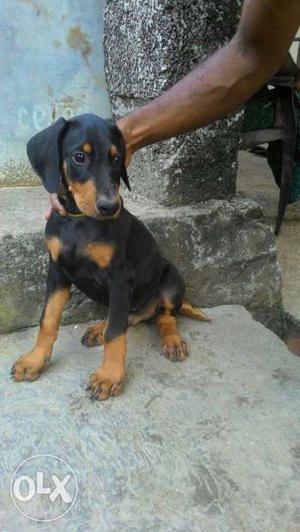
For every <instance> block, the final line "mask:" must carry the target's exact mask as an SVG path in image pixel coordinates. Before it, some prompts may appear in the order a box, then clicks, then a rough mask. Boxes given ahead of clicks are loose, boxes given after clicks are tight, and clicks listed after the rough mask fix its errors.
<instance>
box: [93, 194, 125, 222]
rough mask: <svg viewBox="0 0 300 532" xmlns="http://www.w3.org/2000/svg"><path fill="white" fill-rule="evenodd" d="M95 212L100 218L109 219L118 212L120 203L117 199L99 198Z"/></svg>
mask: <svg viewBox="0 0 300 532" xmlns="http://www.w3.org/2000/svg"><path fill="white" fill-rule="evenodd" d="M96 207H97V211H98V213H99V214H100V216H102V217H105V218H111V217H113V216H115V215H116V214H117V213H118V211H119V210H120V201H119V200H118V198H117V197H114V198H111V199H110V198H106V197H100V198H98V200H97V203H96Z"/></svg>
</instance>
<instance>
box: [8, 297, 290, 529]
mask: <svg viewBox="0 0 300 532" xmlns="http://www.w3.org/2000/svg"><path fill="white" fill-rule="evenodd" d="M206 312H207V313H208V312H209V314H210V315H211V316H212V317H213V318H214V321H213V322H212V323H199V322H195V321H193V320H188V319H186V318H181V319H180V320H179V329H180V332H181V333H182V335H183V337H184V338H185V340H186V341H187V344H188V346H189V350H190V357H189V358H188V359H187V360H186V361H185V362H183V363H172V362H170V361H168V360H167V359H166V358H164V357H163V356H161V355H160V349H159V339H158V334H157V331H156V330H155V326H154V325H144V324H142V325H139V326H138V327H137V328H135V329H131V330H130V332H129V346H128V375H129V381H128V384H127V386H126V388H125V393H124V394H123V395H121V396H119V397H116V398H110V399H108V400H107V401H105V402H92V401H91V400H90V399H89V398H88V397H87V395H86V393H85V386H86V384H87V380H88V376H89V374H90V372H92V371H94V369H95V368H96V367H97V366H98V365H99V360H100V359H101V358H102V356H103V355H102V352H101V351H100V348H98V347H95V348H92V349H86V348H85V347H83V346H82V345H81V344H80V337H81V335H82V334H83V332H84V330H85V328H86V326H83V325H79V326H67V327H63V328H62V329H61V333H60V335H59V338H58V341H57V344H56V346H55V350H54V358H53V361H52V363H51V364H50V366H49V367H48V369H47V371H46V372H44V373H43V374H42V376H41V377H40V379H39V380H37V381H36V382H32V383H29V382H25V383H17V382H15V381H13V380H11V379H10V377H9V371H10V367H11V365H12V363H13V362H14V361H15V359H16V357H17V356H19V355H20V354H22V353H24V352H26V351H27V350H29V349H31V347H32V343H33V341H34V338H35V336H36V333H37V330H36V329H35V328H30V329H27V330H25V331H22V332H18V333H14V334H10V335H3V336H2V337H0V350H1V359H0V375H1V379H0V396H1V409H0V425H1V476H0V485H1V489H0V528H1V530H19V529H20V528H22V530H25V531H27V530H28V531H31V530H36V525H35V523H33V522H32V521H30V520H28V519H26V518H25V517H23V516H22V515H21V514H20V513H19V512H18V510H17V509H16V508H15V506H14V505H13V504H12V501H11V498H10V480H11V476H12V474H13V472H14V470H15V469H16V468H17V466H19V464H20V463H21V462H22V461H23V460H25V459H27V458H30V457H31V456H33V455H37V454H50V455H55V456H56V457H58V458H60V459H62V460H65V461H67V463H68V464H69V465H70V466H71V467H72V468H73V470H74V472H75V474H76V476H77V481H78V496H77V502H76V503H75V505H74V507H73V508H72V510H71V511H70V512H69V513H68V514H67V515H66V516H65V517H63V518H62V519H60V520H58V521H55V522H54V523H53V522H50V523H42V526H43V530H44V531H45V532H48V531H49V532H50V531H52V530H53V529H54V528H53V527H54V526H55V530H58V531H60V530H62V531H64V532H65V531H74V530H85V531H92V530H101V531H103V532H106V531H107V532H111V531H112V530H137V531H140V530H149V531H150V530H153V531H155V532H160V531H161V532H165V531H171V530H172V531H178V532H179V531H182V530H188V531H189V532H198V531H199V530H200V529H201V531H203V532H211V531H214V530H222V531H223V530H224V531H225V530H226V531H227V530H230V531H234V532H238V531H240V530H245V531H247V532H250V531H253V532H254V531H255V532H256V531H257V530H262V531H267V530H268V531H269V530H298V529H299V527H300V516H299V504H300V498H299V494H300V446H299V411H300V394H299V385H300V361H299V359H298V358H297V357H295V356H293V355H292V354H291V353H289V352H288V351H287V349H286V347H285V345H284V344H283V343H282V341H281V340H280V339H279V338H278V337H277V336H275V335H274V334H273V333H272V332H271V331H269V330H268V329H266V328H264V327H263V326H262V325H261V324H259V323H258V322H255V321H254V320H253V319H252V318H251V316H250V314H249V313H248V312H247V311H246V310H244V309H243V308H242V307H238V306H226V307H219V308H213V309H206ZM41 460H42V459H41ZM26 464H27V465H26ZM26 464H25V466H22V467H21V468H20V469H19V471H18V475H21V474H24V475H29V474H30V476H32V477H34V478H35V475H36V468H37V467H38V468H39V469H38V470H39V471H41V468H42V465H41V464H42V462H39V459H36V460H35V461H33V462H31V461H29V462H28V463H26ZM50 465H51V464H50V462H49V464H48V463H46V465H45V463H44V462H43V467H47V466H48V467H47V473H48V474H49V475H51V474H53V470H52V469H51V468H50ZM27 466H28V467H27ZM42 471H43V469H42ZM57 474H58V475H60V473H59V472H58V473H57ZM48 480H49V478H48V477H47V476H46V473H45V480H44V486H47V485H48V484H47V482H48ZM67 487H68V486H67ZM25 488H26V486H25V487H24V490H25V493H27V491H26V489H25ZM59 500H60V499H59ZM67 506H68V505H67V504H62V507H61V509H62V510H63V509H65V508H66V507H67ZM22 509H23V511H24V512H25V513H27V514H29V515H31V516H33V517H34V516H35V517H39V518H42V519H45V518H52V517H53V516H54V515H56V514H55V512H56V507H55V506H51V504H50V502H49V498H48V497H45V496H43V495H41V496H40V498H39V499H35V498H33V499H32V500H31V501H29V502H28V503H23V505H22ZM37 526H41V524H39V525H37Z"/></svg>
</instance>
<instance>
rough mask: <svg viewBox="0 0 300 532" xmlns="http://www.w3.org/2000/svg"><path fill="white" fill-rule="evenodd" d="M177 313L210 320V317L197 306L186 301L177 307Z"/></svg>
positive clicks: (200, 319) (195, 318) (201, 319)
mask: <svg viewBox="0 0 300 532" xmlns="http://www.w3.org/2000/svg"><path fill="white" fill-rule="evenodd" d="M179 314H182V315H183V316H187V317H188V318H193V319H194V320H198V321H212V318H209V317H208V316H206V314H204V312H202V310H200V309H199V308H197V307H193V305H192V304H191V303H189V302H188V301H184V302H183V303H182V305H181V307H180V309H179Z"/></svg>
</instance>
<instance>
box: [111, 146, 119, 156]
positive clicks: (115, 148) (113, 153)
mask: <svg viewBox="0 0 300 532" xmlns="http://www.w3.org/2000/svg"><path fill="white" fill-rule="evenodd" d="M110 154H111V156H112V157H115V156H116V155H118V149H117V147H116V146H114V145H113V146H111V148H110Z"/></svg>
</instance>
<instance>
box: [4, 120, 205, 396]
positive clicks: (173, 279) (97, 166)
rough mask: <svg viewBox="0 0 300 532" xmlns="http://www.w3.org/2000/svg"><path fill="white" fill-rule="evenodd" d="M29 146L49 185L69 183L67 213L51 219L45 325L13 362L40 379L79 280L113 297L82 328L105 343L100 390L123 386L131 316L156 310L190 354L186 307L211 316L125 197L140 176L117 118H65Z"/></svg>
mask: <svg viewBox="0 0 300 532" xmlns="http://www.w3.org/2000/svg"><path fill="white" fill-rule="evenodd" d="M27 152H28V157H29V160H30V163H31V165H32V167H33V169H34V170H35V171H36V173H37V174H38V175H39V177H40V178H41V180H42V182H43V184H44V186H45V188H46V190H47V191H48V192H58V191H59V196H60V201H61V202H63V204H64V206H65V209H66V213H67V214H66V216H64V217H62V216H60V215H59V214H57V213H56V212H53V213H52V216H51V218H50V219H49V220H48V222H47V225H46V231H45V236H46V245H47V248H48V251H49V270H48V279H47V293H46V301H45V306H44V310H43V313H42V317H41V320H40V330H39V333H38V338H37V341H36V344H35V346H34V347H33V349H32V350H31V351H30V352H29V353H26V354H25V355H23V356H21V357H20V358H18V359H17V361H16V362H15V364H14V365H13V367H12V375H13V377H14V378H15V379H16V380H17V381H22V380H30V381H31V380H32V381H33V380H35V379H37V378H38V377H39V376H40V374H41V372H42V371H43V370H45V369H46V367H47V366H48V364H49V362H50V360H51V354H52V349H53V345H54V342H55V340H56V338H57V335H58V329H59V323H60V319H61V315H62V312H63V309H64V307H65V305H66V303H67V301H68V299H69V296H70V290H71V286H72V285H75V286H77V287H78V288H79V289H80V290H82V291H83V292H84V293H85V294H86V295H87V296H88V297H89V298H91V299H93V300H96V301H98V302H101V303H104V304H106V305H108V317H107V319H106V320H105V321H102V322H100V323H98V324H97V325H95V326H93V327H90V328H89V329H88V330H87V332H86V334H85V335H84V336H83V338H82V343H83V344H84V345H85V346H87V347H90V346H95V345H98V344H100V345H101V344H104V358H103V361H102V364H101V366H100V367H99V368H98V369H96V370H95V371H94V372H93V373H92V374H91V375H90V378H89V383H88V390H89V391H90V397H91V398H94V399H99V400H103V399H107V398H108V397H109V396H116V395H119V394H120V393H121V392H122V390H123V387H124V383H125V380H126V369H125V359H126V337H127V329H128V327H129V326H130V325H136V324H138V323H139V322H140V321H145V320H149V319H152V318H154V319H155V322H156V324H157V326H158V329H159V332H160V338H161V345H162V350H163V353H164V355H165V356H166V357H167V358H169V359H170V360H172V361H183V360H184V359H185V358H186V356H187V347H186V344H185V342H184V341H183V340H182V338H181V336H180V334H179V333H178V331H177V327H176V314H177V313H178V312H181V313H183V314H185V315H187V316H191V317H193V318H195V319H199V320H207V319H208V318H207V317H206V316H205V315H204V314H203V313H202V312H201V311H200V310H199V309H196V308H194V307H192V306H191V305H190V304H188V303H185V302H184V301H183V297H184V290H185V286H184V281H183V279H182V277H181V275H180V273H179V272H178V270H177V268H176V266H174V264H172V263H170V262H169V261H168V260H166V259H165V258H164V257H162V255H161V254H160V251H159V249H158V247H157V244H156V242H155V240H154V238H153V236H152V234H151V233H150V232H149V231H148V230H147V229H146V227H145V226H144V225H143V224H142V223H141V222H140V221H139V220H138V219H137V218H135V216H133V215H132V214H130V213H129V212H128V211H127V210H126V209H125V208H124V206H123V201H122V198H121V196H120V192H119V189H120V182H121V180H123V182H124V183H125V185H126V186H127V188H128V189H129V190H130V185H129V181H128V176H127V172H126V168H125V146H124V141H123V138H122V135H121V133H120V131H119V129H118V128H117V126H116V124H115V123H114V122H113V121H111V120H103V119H101V118H99V117H97V116H95V115H92V114H84V115H80V116H76V117H74V118H72V119H71V120H65V119H64V118H60V119H59V120H58V121H57V122H56V123H55V124H53V125H52V126H50V127H48V128H47V129H45V130H43V131H41V132H40V133H38V134H37V135H35V136H34V137H33V138H32V139H31V140H30V141H29V143H28V146H27Z"/></svg>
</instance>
